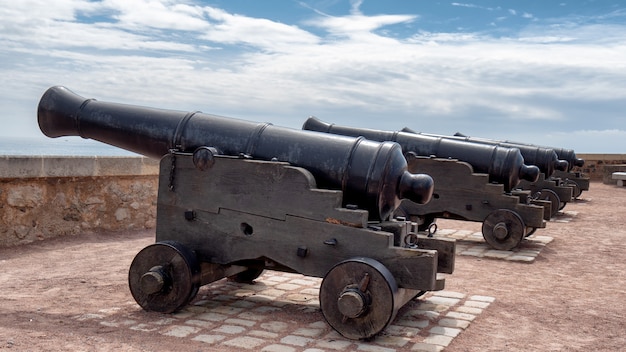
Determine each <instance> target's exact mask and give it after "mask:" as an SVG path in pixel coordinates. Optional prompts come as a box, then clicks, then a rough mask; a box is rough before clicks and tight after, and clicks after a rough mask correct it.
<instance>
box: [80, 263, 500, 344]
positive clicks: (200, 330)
mask: <svg viewBox="0 0 626 352" xmlns="http://www.w3.org/2000/svg"><path fill="white" fill-rule="evenodd" d="M320 283H321V279H318V278H312V277H307V276H302V275H299V274H291V273H282V272H275V271H265V273H264V274H263V275H262V276H261V277H259V278H258V279H257V281H256V282H255V283H254V284H242V283H236V282H233V281H229V280H220V281H217V282H215V283H213V284H210V285H207V286H204V287H202V288H201V290H200V292H199V294H198V297H197V298H196V301H194V302H192V304H191V305H189V306H187V307H186V308H184V309H183V310H181V311H179V312H177V313H175V314H169V315H165V314H158V313H148V312H145V311H142V310H141V309H140V308H139V307H138V306H137V304H136V303H135V302H127V303H126V305H125V306H120V307H108V308H103V309H101V310H99V311H96V312H93V313H90V314H83V315H79V316H76V317H74V318H75V319H77V320H79V321H87V320H89V321H98V322H99V324H101V325H102V326H104V327H108V328H113V329H128V333H131V334H141V333H142V332H151V333H154V332H156V333H159V334H162V335H165V336H169V337H171V338H173V339H189V340H193V341H201V342H204V343H206V344H207V346H210V347H211V348H212V349H214V348H216V347H219V346H222V347H224V348H226V347H227V348H233V347H235V348H239V349H243V350H251V351H266V352H296V351H303V352H304V351H306V352H320V351H339V350H340V351H380V352H391V351H441V350H443V349H444V347H445V346H447V345H448V344H450V342H452V340H453V339H454V338H455V337H456V336H458V335H459V334H460V333H462V332H463V330H464V329H466V328H467V327H468V326H469V325H470V323H471V322H472V321H473V320H474V319H475V318H476V317H477V316H478V315H480V314H481V313H482V312H483V311H484V310H485V309H486V308H488V307H489V305H490V303H492V302H493V301H494V298H493V297H488V296H479V295H470V296H467V295H465V294H462V293H457V292H451V291H439V292H433V293H427V294H426V295H424V296H422V297H420V298H416V299H415V300H413V301H411V302H409V303H408V304H407V305H405V306H404V307H402V308H401V309H400V311H399V312H398V314H397V316H396V318H395V320H394V321H393V322H392V323H391V324H390V325H389V326H388V327H387V328H386V329H385V331H384V332H383V333H381V334H380V335H378V336H377V337H376V338H375V339H373V340H371V341H355V340H349V339H345V338H343V337H342V336H341V335H339V334H338V333H337V332H335V331H334V330H333V329H332V328H331V327H330V326H329V325H328V324H327V323H326V321H325V320H324V317H323V316H322V313H321V311H320V309H319V301H318V294H319V286H320ZM147 316H148V317H147ZM303 323H304V324H303Z"/></svg>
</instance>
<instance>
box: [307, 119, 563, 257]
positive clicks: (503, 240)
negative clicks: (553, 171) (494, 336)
mask: <svg viewBox="0 0 626 352" xmlns="http://www.w3.org/2000/svg"><path fill="white" fill-rule="evenodd" d="M303 129H305V130H311V131H318V132H326V133H332V134H339V135H347V136H353V137H357V136H363V137H365V138H368V139H371V140H375V141H394V142H397V143H398V144H400V146H401V147H402V149H403V151H404V153H405V157H406V159H407V162H408V168H409V170H412V171H413V172H414V171H415V170H422V169H423V170H425V172H427V173H428V174H429V175H430V176H431V177H433V179H434V180H435V191H434V197H433V200H432V201H430V202H428V204H416V203H414V202H411V201H410V200H404V201H403V202H402V205H401V206H400V208H399V210H398V213H400V214H403V215H404V216H406V217H407V218H410V219H412V220H414V221H418V222H419V223H421V224H422V226H421V228H420V230H426V229H431V230H430V233H433V232H434V230H432V229H434V228H435V229H436V227H435V226H436V224H435V219H437V218H448V219H456V220H467V221H476V222H482V224H483V226H482V233H483V237H484V238H485V241H486V242H487V243H488V244H489V245H491V246H492V247H494V248H496V249H501V250H510V249H513V248H515V247H517V246H518V245H519V244H520V243H521V242H522V240H523V239H524V238H525V237H527V236H528V235H530V234H532V233H534V231H535V230H536V229H538V228H544V227H545V226H546V223H545V220H547V219H549V215H550V213H549V212H548V213H546V205H547V206H548V207H549V206H550V205H551V203H549V202H545V201H541V200H533V201H532V202H531V194H530V191H520V190H516V189H515V188H516V187H517V185H518V184H519V182H520V180H526V181H528V182H535V181H537V179H538V177H539V173H540V170H539V168H538V167H537V166H529V165H526V164H524V162H525V160H524V158H523V157H522V156H521V153H520V151H519V150H518V149H515V148H507V147H500V146H491V145H482V144H476V143H468V142H465V141H458V140H452V139H445V138H440V137H435V136H426V135H421V134H415V133H412V132H403V131H381V130H372V129H366V128H355V127H347V126H339V125H335V124H329V123H326V122H323V121H320V120H319V119H317V118H315V117H311V118H309V119H307V121H306V122H305V123H304V125H303Z"/></svg>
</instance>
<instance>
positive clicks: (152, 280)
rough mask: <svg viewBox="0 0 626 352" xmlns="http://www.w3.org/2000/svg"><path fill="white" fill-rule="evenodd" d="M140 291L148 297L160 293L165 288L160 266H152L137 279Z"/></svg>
mask: <svg viewBox="0 0 626 352" xmlns="http://www.w3.org/2000/svg"><path fill="white" fill-rule="evenodd" d="M139 285H140V287H141V290H142V291H143V292H144V293H145V294H148V295H151V294H155V293H158V292H161V290H163V287H164V286H165V273H164V272H163V267H162V266H161V265H158V266H154V267H152V268H151V269H150V271H148V272H147V273H145V274H143V275H142V276H141V279H139Z"/></svg>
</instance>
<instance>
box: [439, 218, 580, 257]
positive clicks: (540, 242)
mask: <svg viewBox="0 0 626 352" xmlns="http://www.w3.org/2000/svg"><path fill="white" fill-rule="evenodd" d="M577 215H578V212H576V211H559V212H558V213H557V214H556V215H555V216H554V217H553V218H552V219H550V221H549V223H548V226H550V224H551V223H567V222H570V221H572V219H574V218H575V217H576V216H577ZM537 233H541V229H537V232H536V233H535V234H533V235H531V236H528V237H526V238H525V239H524V241H522V243H520V245H519V246H517V247H516V248H513V249H511V250H508V251H502V250H497V249H493V248H492V247H491V246H489V245H488V244H487V243H486V242H485V240H484V238H483V234H482V232H474V231H469V230H455V229H438V230H437V232H436V233H435V237H445V238H453V239H455V240H456V254H457V255H467V256H473V257H479V258H491V259H499V260H508V261H514V262H525V263H532V262H534V261H535V259H536V258H537V256H538V255H539V253H541V250H542V249H543V248H544V247H545V246H546V245H547V244H548V243H550V242H552V240H553V238H552V237H551V236H544V235H538V234H537Z"/></svg>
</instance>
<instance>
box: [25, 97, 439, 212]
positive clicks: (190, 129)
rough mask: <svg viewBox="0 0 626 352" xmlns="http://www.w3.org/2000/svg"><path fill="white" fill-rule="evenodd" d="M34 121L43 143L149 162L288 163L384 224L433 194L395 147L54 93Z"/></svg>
mask: <svg viewBox="0 0 626 352" xmlns="http://www.w3.org/2000/svg"><path fill="white" fill-rule="evenodd" d="M37 119H38V122H39V127H40V129H41V131H42V132H43V133H44V134H45V135H46V136H48V137H60V136H80V137H83V138H90V139H94V140H97V141H100V142H103V143H106V144H110V145H113V146H116V147H119V148H123V149H126V150H129V151H132V152H135V153H139V154H143V155H145V156H148V157H152V158H161V157H162V156H164V155H166V154H168V153H170V152H171V151H173V150H176V151H182V152H193V151H195V150H196V149H197V148H199V147H204V146H206V147H213V148H216V149H217V150H218V151H219V152H220V153H221V154H224V155H230V156H242V155H247V156H250V157H252V158H255V159H260V160H276V161H284V162H288V163H290V164H292V165H294V166H298V167H302V168H305V169H307V170H308V171H309V172H311V174H312V175H313V176H314V177H315V181H316V183H317V186H318V187H320V188H327V189H340V190H342V191H343V203H344V204H343V205H344V206H345V205H348V204H352V205H356V206H357V207H359V208H361V209H366V210H368V211H369V214H370V218H372V219H380V220H384V219H387V218H388V217H389V216H390V215H391V214H392V212H393V211H394V210H395V209H396V207H397V206H398V205H399V204H400V200H401V199H403V198H407V199H410V200H412V201H414V202H416V203H419V204H423V203H426V202H428V201H429V200H430V198H431V196H432V192H433V187H434V186H433V180H432V178H431V177H430V176H428V175H424V174H412V173H409V172H408V171H407V163H406V160H405V158H404V156H403V154H402V149H401V147H400V146H399V145H398V144H397V143H393V142H383V143H380V142H374V141H370V140H366V139H364V138H350V137H345V136H335V135H329V134H325V133H316V132H309V131H301V130H294V129H288V128H283V127H277V126H273V125H271V124H268V123H256V122H250V121H244V120H238V119H232V118H228V117H222V116H216V115H209V114H204V113H201V112H182V111H175V110H162V109H155V108H148V107H140V106H133V105H126V104H118V103H109V102H100V101H97V100H95V99H85V98H83V97H81V96H78V95H76V94H74V93H73V92H71V91H70V90H69V89H67V88H65V87H60V86H57V87H52V88H50V89H48V90H47V91H46V92H45V93H44V94H43V96H42V97H41V100H40V102H39V106H38V110H37Z"/></svg>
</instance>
